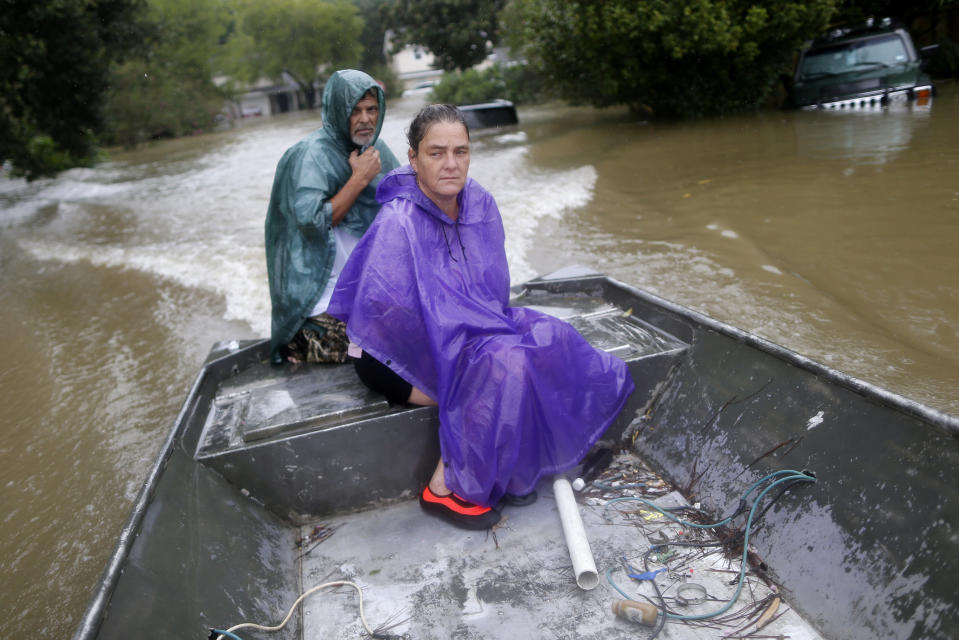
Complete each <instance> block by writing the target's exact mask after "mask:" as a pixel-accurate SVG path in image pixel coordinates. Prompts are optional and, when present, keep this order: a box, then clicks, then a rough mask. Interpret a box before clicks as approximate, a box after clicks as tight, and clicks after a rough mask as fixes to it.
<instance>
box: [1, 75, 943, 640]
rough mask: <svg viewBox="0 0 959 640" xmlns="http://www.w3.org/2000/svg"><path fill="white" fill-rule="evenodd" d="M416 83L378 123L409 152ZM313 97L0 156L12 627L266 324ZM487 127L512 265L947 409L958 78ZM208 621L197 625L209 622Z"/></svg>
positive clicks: (106, 541)
mask: <svg viewBox="0 0 959 640" xmlns="http://www.w3.org/2000/svg"><path fill="white" fill-rule="evenodd" d="M420 104H421V102H419V100H418V99H416V98H411V99H406V100H395V101H391V102H390V104H389V110H388V114H387V121H386V124H385V126H384V129H383V136H384V138H385V139H386V141H387V143H388V144H389V145H390V146H391V148H392V149H393V150H394V152H395V153H396V155H397V156H398V157H400V158H405V149H406V147H405V143H404V128H405V127H406V126H407V125H408V123H409V121H410V119H411V118H412V115H413V114H414V113H415V111H416V109H417V108H418V107H419V106H420ZM316 118H318V113H310V114H305V115H304V114H293V115H290V116H287V117H278V118H274V119H265V120H259V121H251V122H246V123H244V126H242V127H240V128H237V129H235V130H232V131H228V132H223V133H217V134H211V135H206V136H199V137H195V138H187V139H180V140H172V141H164V142H160V143H157V144H155V145H152V146H150V147H148V148H143V149H140V150H137V151H133V152H122V151H115V152H114V153H113V154H112V155H111V158H110V160H109V161H107V162H104V163H103V164H101V165H99V166H98V167H96V168H93V169H75V170H72V171H69V172H67V173H65V174H63V175H61V176H59V177H58V178H56V179H54V180H45V181H38V182H35V183H32V184H28V183H26V182H24V181H20V180H9V179H6V178H0V266H2V271H3V279H2V282H0V336H2V342H0V344H2V362H3V364H2V365H0V394H2V396H0V400H2V406H3V407H4V411H3V417H2V419H0V434H2V436H3V441H2V444H0V501H2V504H3V507H4V508H3V519H2V521H0V568H2V572H3V574H4V576H5V578H4V584H3V586H2V587H0V617H2V618H0V619H2V620H3V622H2V623H0V631H2V632H3V633H2V635H4V636H5V637H11V638H19V637H28V636H30V635H36V636H38V637H55V636H70V635H72V633H73V630H74V627H75V625H76V624H77V622H78V621H79V618H80V615H81V613H82V611H83V609H84V607H85V606H86V604H87V602H88V599H89V597H90V595H91V593H92V588H93V585H94V584H95V582H96V580H97V578H98V576H99V574H100V572H101V571H102V570H103V568H104V563H105V561H106V559H107V557H108V555H109V554H110V552H111V551H112V549H113V546H114V544H115V540H116V536H117V534H118V532H119V531H120V528H121V527H122V525H123V523H124V521H125V519H126V517H127V513H128V510H129V507H130V504H131V502H132V501H133V499H134V497H135V496H136V494H137V491H138V490H139V486H140V483H141V482H142V481H143V478H144V477H145V476H146V474H147V471H148V470H149V468H150V466H151V465H152V463H153V460H154V457H155V455H156V453H157V451H158V450H159V449H160V447H161V445H162V443H163V441H164V439H165V438H166V435H167V432H168V430H169V429H170V427H171V426H172V424H173V420H174V418H175V416H176V414H177V411H178V409H179V407H180V403H181V402H182V401H183V399H184V396H185V395H186V393H187V390H188V389H189V387H190V385H191V384H192V381H193V377H194V376H195V375H196V373H197V370H198V367H199V365H200V364H201V363H202V361H203V360H204V358H205V356H206V353H207V351H208V350H209V348H210V346H211V345H212V344H213V343H214V342H216V341H218V340H225V339H234V338H256V337H265V336H267V335H268V331H269V310H270V309H269V294H268V288H267V282H266V265H265V262H264V258H263V218H264V214H265V211H266V205H267V201H268V198H269V191H270V185H271V182H272V177H273V171H274V169H275V166H276V162H277V160H278V159H279V158H280V156H281V155H282V153H283V151H284V150H285V149H286V148H287V147H288V146H290V145H291V144H293V143H294V142H296V141H297V140H298V139H300V138H301V137H302V136H303V135H305V134H306V133H307V132H308V131H310V130H311V129H313V128H314V127H315V126H316V124H317V121H316ZM520 121H521V124H520V126H519V127H517V128H512V129H508V130H503V131H497V132H475V133H474V137H473V143H474V146H473V161H472V167H471V175H472V176H473V177H474V178H476V179H477V180H479V181H480V182H481V183H482V184H483V185H484V186H485V187H487V188H488V189H489V190H490V191H491V192H492V193H493V195H494V196H495V197H496V198H497V201H498V203H499V206H500V210H501V211H502V213H503V216H504V223H505V226H506V232H507V253H508V256H509V260H510V266H511V270H512V277H513V281H514V282H515V283H518V282H521V281H523V280H526V279H528V278H530V277H532V276H534V275H536V274H540V273H546V272H549V271H552V270H555V269H557V268H559V267H562V266H564V265H567V264H574V263H577V264H583V265H586V266H590V267H593V268H596V269H597V270H600V271H603V272H606V273H608V274H610V275H612V276H614V277H616V278H618V279H619V280H622V281H624V282H626V283H629V284H632V285H635V286H638V287H641V288H644V289H647V290H649V291H652V292H653V293H656V294H658V295H660V296H662V297H664V298H667V299H670V300H673V301H675V302H678V303H680V304H682V305H685V306H688V307H691V308H694V309H696V310H698V311H701V312H703V313H706V314H707V315H710V316H713V317H715V318H717V319H719V320H722V321H725V322H728V323H730V324H733V325H735V326H738V327H741V328H743V329H745V330H748V331H751V332H754V333H757V334H759V335H761V336H763V337H765V338H768V339H770V340H772V341H774V342H777V343H780V344H783V345H785V346H786V347H789V348H790V349H793V350H795V351H798V352H800V353H802V354H804V355H806V356H809V357H811V358H813V359H814V360H818V361H820V362H823V363H824V364H827V365H828V366H830V367H833V368H836V369H838V370H840V371H843V372H845V373H849V374H852V375H854V376H857V377H860V378H863V379H865V380H867V381H869V382H872V383H875V384H878V385H879V386H882V387H884V388H887V389H889V390H891V391H893V392H896V393H899V394H902V395H904V396H907V397H910V398H913V399H916V400H918V401H920V402H924V403H926V404H928V405H930V406H932V407H934V408H936V409H939V410H941V411H945V412H947V413H952V414H959V396H957V394H956V389H957V388H959V251H957V249H956V245H957V244H959V178H957V176H959V127H957V126H956V124H955V123H956V122H959V91H957V88H956V87H955V86H951V85H943V86H941V87H940V95H939V96H938V97H937V98H936V100H935V102H934V104H933V105H932V107H931V108H909V107H904V108H902V109H899V110H887V111H876V112H856V113H807V112H769V113H764V114H760V115H756V116H750V117H742V118H728V119H722V120H711V121H702V122H675V123H669V122H667V123H663V122H655V123H639V122H635V121H630V120H628V119H627V118H626V116H625V113H624V112H621V111H594V110H590V109H575V108H568V107H562V106H544V107H536V108H528V109H521V110H520ZM199 632H200V630H198V633H199Z"/></svg>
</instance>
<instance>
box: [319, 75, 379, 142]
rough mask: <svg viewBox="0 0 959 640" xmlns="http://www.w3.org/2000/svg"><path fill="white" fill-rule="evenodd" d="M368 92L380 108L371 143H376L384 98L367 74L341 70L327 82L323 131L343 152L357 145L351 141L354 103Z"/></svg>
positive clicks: (324, 89) (324, 90) (324, 97)
mask: <svg viewBox="0 0 959 640" xmlns="http://www.w3.org/2000/svg"><path fill="white" fill-rule="evenodd" d="M370 89H373V90H374V91H375V92H376V99H377V102H378V103H379V105H380V118H379V120H378V121H377V123H376V130H375V131H374V132H373V141H372V142H371V143H370V144H375V143H376V140H377V138H379V136H380V130H381V129H382V128H383V115H384V114H385V113H386V97H385V96H384V95H383V89H382V88H381V87H380V85H379V84H378V83H377V82H376V80H374V79H373V78H372V77H370V75H369V74H366V73H363V72H362V71H357V70H356V69H341V70H340V71H337V72H336V73H334V74H333V75H332V76H330V79H329V80H327V81H326V86H325V87H324V88H323V110H322V115H323V129H324V130H326V133H327V135H328V136H329V138H330V140H331V141H332V142H334V143H335V144H337V145H340V146H342V148H343V149H351V148H353V147H355V146H356V145H354V144H353V142H352V141H351V140H350V115H351V114H352V113H353V108H354V107H356V103H357V102H359V101H360V100H361V99H362V98H363V96H364V95H366V92H367V91H369V90H370Z"/></svg>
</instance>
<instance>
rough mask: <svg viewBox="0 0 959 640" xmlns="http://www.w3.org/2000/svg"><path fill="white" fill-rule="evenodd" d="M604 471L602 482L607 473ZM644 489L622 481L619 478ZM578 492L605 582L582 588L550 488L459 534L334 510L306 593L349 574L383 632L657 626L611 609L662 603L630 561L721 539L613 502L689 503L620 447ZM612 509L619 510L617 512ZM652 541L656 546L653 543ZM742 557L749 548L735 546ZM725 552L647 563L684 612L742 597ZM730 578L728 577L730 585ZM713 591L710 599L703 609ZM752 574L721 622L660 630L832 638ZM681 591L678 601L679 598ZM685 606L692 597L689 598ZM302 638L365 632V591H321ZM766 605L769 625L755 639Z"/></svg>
mask: <svg viewBox="0 0 959 640" xmlns="http://www.w3.org/2000/svg"><path fill="white" fill-rule="evenodd" d="M604 479H605V482H604V481H603V480H604ZM637 479H638V480H640V481H641V482H642V484H644V485H646V486H644V487H639V488H629V487H626V488H621V487H614V486H612V484H611V483H614V482H615V483H617V484H624V483H625V484H628V485H632V484H636V483H637ZM600 484H601V485H602V486H603V487H608V488H602V489H601V488H597V487H596V486H594V485H590V486H588V487H587V488H586V490H585V491H583V492H581V493H579V494H577V501H578V502H579V504H580V513H581V515H582V518H583V522H584V527H585V529H586V533H587V536H588V539H589V543H590V546H591V549H592V553H593V556H594V559H595V562H596V567H597V570H598V573H599V577H600V582H599V585H598V586H597V587H596V588H595V589H592V590H588V591H587V590H583V589H580V588H579V587H578V586H577V585H576V582H575V578H574V576H573V571H572V567H571V563H570V556H569V552H568V549H567V546H566V542H565V539H564V536H563V531H562V526H561V523H560V517H559V514H558V512H557V507H556V501H555V500H554V497H553V491H552V484H551V483H550V482H546V481H544V482H543V483H541V485H540V487H539V495H540V498H539V500H538V501H537V502H536V503H534V504H533V505H530V506H526V507H506V508H505V510H504V519H503V521H501V522H500V524H498V525H497V526H496V527H495V528H494V529H493V530H490V531H482V532H472V531H463V530H460V529H457V528H454V527H452V526H450V525H447V524H446V523H444V522H442V521H440V520H438V519H436V518H433V517H430V516H429V515H426V514H425V513H423V512H422V510H421V509H420V507H419V505H418V504H417V502H416V501H415V500H411V501H406V502H403V503H399V504H394V505H390V506H386V507H383V508H380V509H375V510H372V511H367V512H363V513H356V514H352V515H346V516H340V517H331V518H326V519H323V520H322V521H321V522H316V523H312V524H310V525H307V526H304V527H302V528H301V545H302V546H301V549H302V551H301V553H302V556H301V559H300V561H301V574H302V583H303V584H302V586H303V590H304V591H305V590H307V589H310V588H311V587H313V586H316V585H319V584H323V583H326V582H330V581H338V580H349V581H353V582H355V583H356V584H357V585H358V586H359V587H360V588H361V589H362V591H363V606H364V612H365V616H366V619H367V621H368V622H369V625H370V627H371V628H373V629H374V630H375V631H377V632H378V633H383V634H389V635H390V636H392V637H404V638H415V639H417V640H423V639H428V638H436V639H444V640H445V639H448V638H471V639H476V640H479V639H481V638H558V639H561V638H570V639H573V638H577V639H585V638H596V639H600V638H602V639H603V640H615V639H618V638H623V639H626V638H630V639H633V638H637V637H640V638H641V637H649V636H650V635H651V634H652V632H653V631H654V627H649V626H641V625H639V624H637V623H632V622H628V621H626V620H623V619H620V618H617V617H616V616H614V615H613V613H612V612H611V608H610V607H611V604H612V602H613V601H614V600H616V599H621V598H623V596H622V595H621V594H619V593H617V591H616V590H615V588H614V587H613V586H611V584H610V582H609V581H608V579H607V576H606V575H605V574H606V571H607V569H611V577H612V580H613V581H614V582H615V583H616V585H617V586H618V587H619V588H620V589H622V590H623V591H625V592H626V594H627V595H629V596H630V598H632V599H634V600H640V601H643V600H646V599H647V598H652V599H654V600H655V598H656V596H655V594H654V591H653V588H652V586H651V584H650V583H649V582H648V581H637V580H633V579H631V578H629V577H628V576H627V574H626V570H625V569H624V566H625V565H624V561H625V562H628V563H629V564H630V565H632V567H633V568H634V569H635V571H638V572H641V573H642V572H644V571H645V570H644V569H643V555H644V553H645V552H646V550H647V549H648V548H649V547H650V545H653V544H657V543H658V544H661V545H662V543H663V542H664V541H667V540H668V541H677V542H682V541H685V542H691V541H711V540H714V539H715V538H714V537H712V534H710V533H700V532H699V531H702V530H696V529H691V528H688V527H685V526H683V525H681V524H679V523H675V522H673V521H671V520H668V519H667V518H666V517H664V516H663V515H662V514H659V513H657V512H656V511H655V510H653V509H650V508H649V507H648V506H646V505H644V504H642V503H640V502H638V501H622V502H617V503H611V504H608V503H609V501H610V500H611V499H613V498H618V497H623V496H629V495H638V496H645V497H646V498H648V499H650V500H656V501H657V503H658V504H661V505H662V506H664V507H666V508H668V507H675V506H680V505H685V504H686V503H685V500H684V499H683V498H682V497H681V496H680V495H679V494H678V493H677V492H675V491H672V490H671V488H670V487H668V486H667V485H666V484H665V482H664V481H662V480H661V479H659V478H658V477H657V476H655V474H653V473H652V472H651V471H649V470H648V469H646V468H645V467H644V466H643V465H642V462H641V461H640V460H639V459H638V458H637V457H636V456H635V455H632V454H620V455H619V456H617V458H616V459H615V460H614V461H613V464H612V465H611V466H610V468H609V469H608V470H607V472H606V473H605V474H604V476H603V477H601V479H600ZM607 504H608V506H606V505H607ZM653 541H655V542H653ZM738 553H741V551H740V552H738ZM735 555H736V552H726V551H724V550H723V549H722V548H721V547H706V548H694V547H679V546H672V547H670V546H662V547H661V548H660V551H659V553H657V554H653V555H652V556H651V560H650V565H649V569H650V571H656V570H661V571H659V573H657V574H656V578H655V580H656V583H657V584H658V585H659V588H660V590H661V591H662V594H663V597H664V598H665V601H666V603H667V604H668V606H669V607H670V609H671V611H673V612H674V613H675V614H676V615H698V614H703V613H710V612H714V611H717V610H718V609H720V608H722V607H724V606H725V604H726V601H728V600H729V599H730V598H731V597H732V596H733V594H734V592H735V591H736V586H735V582H736V579H737V578H738V572H739V568H740V566H741V565H740V562H739V560H738V558H735V557H730V556H735ZM731 581H732V582H733V584H730V582H731ZM700 587H702V588H703V589H704V593H705V597H706V600H705V601H704V602H702V603H699V604H697V603H696V602H695V600H696V599H697V597H700V596H701V594H702V593H703V591H701V590H700ZM779 595H780V598H781V600H782V601H781V603H779V602H777V603H776V604H775V605H774V604H773V599H774V598H775V597H776V596H777V590H776V587H774V586H773V587H771V586H770V585H769V584H767V582H766V581H765V580H764V579H763V577H761V576H760V575H758V574H757V573H756V571H755V570H753V569H750V570H748V571H747V573H746V577H745V583H744V586H743V588H742V592H741V595H740V596H739V598H738V601H737V602H736V603H735V604H734V605H733V606H732V607H730V609H729V610H728V611H727V612H726V613H724V614H722V615H720V616H718V617H717V618H715V619H710V620H704V621H698V622H693V621H681V620H675V619H669V620H667V622H666V624H665V627H664V629H663V630H662V631H661V632H660V634H659V636H658V637H661V638H690V639H696V638H725V637H779V638H782V637H788V638H793V639H807V638H808V639H813V638H820V637H821V636H820V635H819V634H818V633H817V632H816V631H815V629H813V628H812V627H811V626H810V625H809V624H807V623H806V622H804V621H803V620H802V618H801V617H800V616H799V614H798V613H797V612H796V611H795V610H793V609H792V607H791V606H790V605H789V602H788V596H786V595H785V594H779ZM677 596H678V598H677ZM683 600H686V601H687V602H686V603H685V604H684V603H683V602H682V601H683ZM303 607H304V609H303V630H304V633H303V637H304V638H344V639H345V638H357V637H362V636H363V635H364V630H363V627H362V625H361V622H360V617H359V606H358V599H357V593H356V591H355V590H354V589H352V588H349V587H333V588H330V589H328V590H322V591H319V592H316V593H314V594H312V595H310V596H309V597H308V598H307V599H306V601H305V603H304V605H303ZM767 611H774V613H769V614H767V615H766V618H771V622H769V623H768V624H767V625H765V626H764V627H763V628H762V629H761V631H759V633H758V634H757V621H759V619H760V618H761V617H762V616H763V614H764V613H766V612H767Z"/></svg>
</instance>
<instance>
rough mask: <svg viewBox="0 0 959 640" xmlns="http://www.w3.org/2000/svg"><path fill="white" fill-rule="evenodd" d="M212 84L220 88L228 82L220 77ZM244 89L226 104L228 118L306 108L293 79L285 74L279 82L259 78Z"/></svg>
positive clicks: (302, 95) (248, 116) (301, 94)
mask: <svg viewBox="0 0 959 640" xmlns="http://www.w3.org/2000/svg"><path fill="white" fill-rule="evenodd" d="M214 82H216V84H217V85H218V86H222V85H223V84H225V83H226V82H228V78H226V77H225V76H221V77H219V78H216V79H215V80H214ZM245 89H246V91H245V92H243V93H240V94H238V95H237V97H236V98H235V99H234V100H232V101H231V102H229V103H227V106H226V108H225V111H226V112H227V115H228V117H229V118H231V119H240V118H254V117H257V116H273V115H276V114H278V113H287V112H289V111H300V110H302V109H306V108H307V104H306V96H305V95H304V93H303V91H302V90H301V89H300V87H299V85H298V84H296V83H295V82H294V81H293V78H291V77H290V76H289V75H287V74H286V73H284V74H283V75H282V77H281V78H280V81H279V82H276V81H274V80H272V79H269V78H261V79H259V80H257V81H256V82H255V83H253V84H252V85H249V86H247V87H245Z"/></svg>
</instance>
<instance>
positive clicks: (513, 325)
mask: <svg viewBox="0 0 959 640" xmlns="http://www.w3.org/2000/svg"><path fill="white" fill-rule="evenodd" d="M408 138H409V144H410V149H409V152H408V155H409V161H410V165H409V166H406V167H402V168H400V169H396V170H394V171H392V172H391V173H390V174H389V175H387V176H386V177H385V178H383V180H382V181H381V182H380V185H379V187H378V189H377V192H376V197H377V200H378V201H379V202H380V203H382V205H383V207H382V209H381V210H380V213H379V215H378V216H377V217H376V220H375V221H374V222H373V224H372V226H371V227H370V228H369V230H368V231H367V232H366V235H364V236H363V239H362V240H361V241H360V243H359V245H357V247H356V249H355V250H354V252H353V254H352V255H351V257H350V259H349V261H348V262H347V264H346V266H345V267H344V269H343V271H342V273H341V274H340V278H339V281H338V282H337V285H336V290H335V291H334V293H333V298H332V300H331V301H330V305H329V308H328V311H327V312H328V313H329V314H330V315H333V316H335V317H338V318H340V319H341V320H343V321H345V322H346V323H347V334H348V336H349V337H350V340H351V342H352V343H353V345H351V348H352V352H353V355H355V356H360V357H359V358H358V359H356V360H355V364H356V370H357V373H358V374H359V376H360V379H361V380H363V382H364V383H366V384H367V385H368V386H370V387H371V388H373V389H374V390H376V391H380V392H382V393H384V394H385V395H386V396H387V398H389V399H390V401H391V402H394V403H411V404H435V405H438V408H439V418H440V430H439V437H440V451H441V454H442V457H441V459H440V461H439V463H438V464H437V467H436V471H435V473H434V474H433V476H432V478H431V479H430V482H429V484H428V485H427V486H426V487H425V488H424V489H423V493H422V494H421V496H420V504H421V505H422V506H423V508H424V509H425V510H426V511H427V512H429V513H432V514H434V515H438V516H440V517H442V518H444V519H445V520H447V521H449V522H452V523H453V524H456V525H458V526H461V527H465V528H471V529H483V528H486V527H489V526H492V525H493V524H495V523H496V522H497V521H498V520H499V518H500V514H499V512H498V511H497V510H496V509H494V507H495V506H497V505H498V504H500V503H501V502H502V503H505V504H513V505H522V504H529V503H530V502H532V501H533V500H534V499H535V497H536V494H535V487H536V483H537V481H538V480H539V479H540V477H542V476H543V475H545V474H552V473H559V472H562V471H565V470H567V469H570V468H572V467H574V466H575V465H576V464H577V463H578V462H579V460H581V459H582V457H583V456H584V455H585V454H586V452H587V451H588V450H589V448H590V447H591V446H592V445H593V444H594V443H595V442H596V441H597V440H598V439H599V438H600V436H602V434H603V432H604V431H605V430H606V429H607V428H608V427H609V425H610V424H611V423H612V421H613V420H614V419H615V418H616V416H617V415H618V414H619V412H620V410H621V409H622V408H623V406H624V405H625V403H626V399H627V398H628V397H629V394H630V393H632V391H633V382H632V379H631V377H630V374H629V370H628V368H627V366H626V363H624V362H623V361H622V360H619V359H618V358H616V357H615V356H612V355H610V354H608V353H606V352H604V351H602V350H599V349H595V348H593V347H592V346H590V344H589V343H587V342H586V340H585V339H583V337H582V336H580V335H579V333H577V332H576V330H575V329H573V328H572V327H571V326H570V325H569V324H567V323H566V322H563V321H561V320H558V319H556V318H553V317H551V316H548V315H545V314H543V313H540V312H537V311H534V310H531V309H525V308H521V307H510V306H509V269H508V267H507V264H506V251H505V248H504V240H505V236H504V233H503V223H502V220H501V219H500V214H499V210H498V209H497V207H496V202H495V201H494V200H493V197H492V196H491V195H490V194H489V192H487V191H486V190H485V189H483V187H481V186H480V185H479V184H477V183H476V182H475V181H473V180H472V179H471V178H468V177H467V172H468V170H469V161H470V139H469V130H468V128H467V126H466V123H465V121H464V120H463V116H462V114H461V113H460V112H459V110H458V109H456V107H452V106H450V105H430V106H427V107H424V108H423V109H422V110H421V111H420V112H419V113H418V114H417V116H416V117H415V118H414V120H413V123H412V124H411V125H410V129H409V132H408ZM359 350H362V354H360V352H359Z"/></svg>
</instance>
